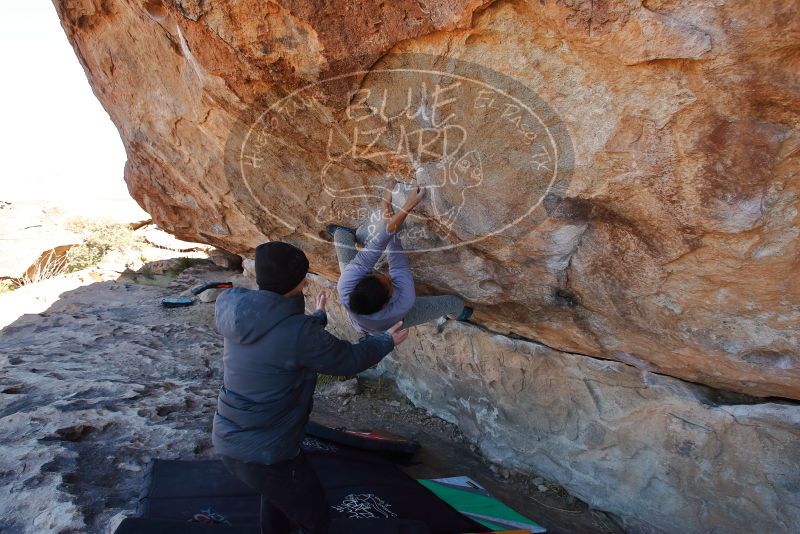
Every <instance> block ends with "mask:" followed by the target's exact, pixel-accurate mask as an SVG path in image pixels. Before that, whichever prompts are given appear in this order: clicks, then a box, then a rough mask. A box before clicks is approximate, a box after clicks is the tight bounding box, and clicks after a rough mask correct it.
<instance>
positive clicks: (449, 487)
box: [419, 476, 547, 533]
mask: <svg viewBox="0 0 800 534" xmlns="http://www.w3.org/2000/svg"><path fill="white" fill-rule="evenodd" d="M419 483H420V484H422V485H424V486H425V487H426V488H428V489H429V490H431V491H432V492H433V493H434V494H436V496H437V497H439V498H440V499H442V500H443V501H445V502H447V503H448V504H450V505H451V506H452V507H453V508H455V509H456V510H458V511H459V512H461V513H462V514H464V515H466V516H467V517H471V518H472V519H475V520H476V521H478V522H480V523H482V524H483V525H485V526H487V527H489V528H491V529H492V530H501V529H508V530H511V529H517V530H522V531H525V532H533V533H540V532H547V530H546V529H545V528H544V527H543V526H541V525H540V524H538V523H537V522H536V521H533V520H532V519H528V518H527V517H525V516H523V515H522V514H518V513H517V512H515V511H514V510H512V509H511V508H509V507H508V506H506V505H505V504H503V503H502V502H501V501H500V500H498V499H496V498H495V497H493V496H492V495H491V494H490V493H489V492H488V491H486V489H485V488H484V487H483V486H481V485H480V484H478V483H477V482H475V481H474V480H472V479H471V478H469V477H464V476H461V477H450V478H437V479H433V480H420V481H419Z"/></svg>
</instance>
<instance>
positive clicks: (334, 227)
mask: <svg viewBox="0 0 800 534" xmlns="http://www.w3.org/2000/svg"><path fill="white" fill-rule="evenodd" d="M336 230H343V231H345V232H350V233H351V234H353V235H356V232H355V230H353V229H352V228H348V227H346V226H339V225H338V224H329V225H328V226H326V227H325V231H326V232H328V235H329V236H331V239H333V234H335V233H336Z"/></svg>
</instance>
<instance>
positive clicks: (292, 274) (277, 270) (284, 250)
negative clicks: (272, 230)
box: [256, 241, 308, 295]
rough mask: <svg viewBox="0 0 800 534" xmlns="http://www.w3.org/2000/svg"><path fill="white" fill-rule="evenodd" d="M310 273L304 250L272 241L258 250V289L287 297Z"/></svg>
mask: <svg viewBox="0 0 800 534" xmlns="http://www.w3.org/2000/svg"><path fill="white" fill-rule="evenodd" d="M307 272H308V258H306V255H305V254H304V253H303V251H302V250H300V249H299V248H297V247H295V246H294V245H290V244H289V243H284V242H282V241H270V242H269V243H263V244H261V245H259V246H258V247H257V248H256V283H258V289H262V290H265V291H272V292H275V293H278V294H279V295H285V294H286V293H288V292H289V291H291V290H292V289H294V288H295V287H297V284H299V283H300V282H301V281H302V280H303V278H305V277H306V273H307Z"/></svg>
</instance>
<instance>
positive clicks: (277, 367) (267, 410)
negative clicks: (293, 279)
mask: <svg viewBox="0 0 800 534" xmlns="http://www.w3.org/2000/svg"><path fill="white" fill-rule="evenodd" d="M327 322H328V320H327V317H326V316H325V314H324V313H323V312H319V311H318V312H315V313H314V314H312V315H305V313H304V302H303V295H298V296H296V297H293V298H285V297H283V296H281V295H278V294H277V293H272V292H270V291H253V290H249V289H243V288H233V289H229V290H227V291H224V292H223V293H222V294H220V296H219V298H217V304H216V324H217V330H219V332H220V333H221V334H222V335H223V336H224V338H225V349H224V353H223V365H224V373H225V374H224V378H223V386H222V387H221V388H220V391H219V399H218V401H217V412H216V414H215V415H214V427H213V431H212V432H213V434H212V441H213V443H214V447H215V449H216V451H217V452H218V453H219V454H223V455H225V456H230V457H232V458H235V459H237V460H240V461H243V462H255V463H261V464H267V465H270V464H274V463H277V462H280V461H283V460H288V459H291V458H294V457H295V456H296V455H297V453H298V452H299V450H300V442H301V441H302V440H303V436H304V435H305V426H306V423H307V422H308V416H309V413H310V412H311V405H312V401H313V396H314V388H315V386H316V383H317V373H325V374H330V375H354V374H356V373H359V372H361V371H364V370H365V369H368V368H369V367H371V366H373V365H375V364H376V363H378V362H379V361H380V360H381V359H382V358H383V357H384V356H386V355H387V354H389V352H391V351H392V349H393V348H394V342H393V340H392V337H391V336H390V335H389V334H387V333H381V334H379V335H376V336H371V337H368V338H366V339H365V340H364V341H362V342H360V343H358V344H356V345H353V344H351V343H348V342H346V341H342V340H340V339H337V338H336V337H334V336H333V335H332V334H330V333H328V332H327V331H326V330H325V325H326V324H327Z"/></svg>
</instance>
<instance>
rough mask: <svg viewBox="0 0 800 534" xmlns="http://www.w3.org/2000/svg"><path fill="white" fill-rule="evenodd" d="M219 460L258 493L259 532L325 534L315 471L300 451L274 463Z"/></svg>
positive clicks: (326, 520)
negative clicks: (291, 457)
mask: <svg viewBox="0 0 800 534" xmlns="http://www.w3.org/2000/svg"><path fill="white" fill-rule="evenodd" d="M222 461H223V463H224V464H225V467H227V468H228V470H229V471H230V472H231V473H233V474H234V475H236V477H237V478H238V479H239V480H241V481H242V482H244V483H245V484H247V485H248V486H250V487H251V488H253V489H254V490H255V491H257V492H258V493H260V494H261V533H262V534H286V533H289V532H299V533H302V534H325V533H327V532H328V526H329V524H330V516H329V514H328V503H327V502H326V500H325V493H324V491H323V489H322V485H321V484H320V482H319V478H317V474H316V473H315V472H314V470H313V469H312V468H311V465H310V464H309V463H308V459H307V458H306V456H305V454H303V453H302V452H300V454H298V455H297V456H296V457H295V458H294V459H292V460H286V461H285V462H280V463H277V464H274V465H264V464H255V463H247V462H240V461H239V460H234V459H233V458H229V457H227V456H223V457H222Z"/></svg>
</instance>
